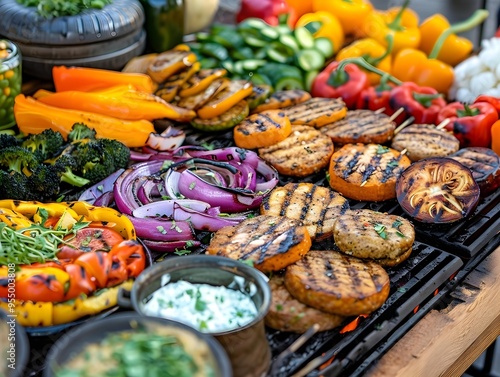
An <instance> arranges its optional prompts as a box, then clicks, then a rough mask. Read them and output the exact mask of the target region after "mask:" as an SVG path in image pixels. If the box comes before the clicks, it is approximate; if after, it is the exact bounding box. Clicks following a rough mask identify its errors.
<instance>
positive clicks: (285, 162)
mask: <svg viewBox="0 0 500 377" xmlns="http://www.w3.org/2000/svg"><path fill="white" fill-rule="evenodd" d="M258 153H259V155H260V157H261V158H262V159H264V160H266V161H267V162H269V163H270V164H271V165H273V166H274V167H275V168H276V170H278V172H279V173H281V174H284V175H290V176H294V177H306V176H308V175H310V174H313V173H317V172H318V171H320V170H321V169H323V168H325V167H326V166H328V161H329V160H330V157H331V155H332V154H333V143H332V141H331V140H330V138H329V137H327V136H324V135H322V134H321V132H319V131H318V130H316V129H314V128H312V127H309V126H302V125H300V126H299V125H297V126H292V133H291V134H290V135H289V136H288V137H287V138H286V139H285V140H282V141H280V142H279V143H276V144H274V145H271V146H270V147H266V148H260V149H259V150H258Z"/></svg>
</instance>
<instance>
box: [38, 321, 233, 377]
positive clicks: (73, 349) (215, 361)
mask: <svg viewBox="0 0 500 377" xmlns="http://www.w3.org/2000/svg"><path fill="white" fill-rule="evenodd" d="M138 325H144V326H146V328H148V331H153V330H154V329H155V328H161V329H165V330H167V331H168V329H172V330H173V331H174V332H175V333H176V334H177V333H179V331H181V333H186V334H190V335H194V336H195V337H196V338H197V340H198V341H199V342H202V343H205V344H206V345H207V346H208V348H209V349H210V354H211V357H209V358H207V360H206V363H207V364H208V365H211V366H212V368H213V370H214V374H215V375H216V376H220V377H231V376H232V374H231V366H230V364H229V360H228V357H227V355H226V353H225V352H224V349H223V348H222V347H221V346H220V344H219V343H218V342H217V341H215V339H213V337H211V336H209V335H207V334H202V333H200V332H199V331H196V330H195V329H193V328H191V327H189V326H186V325H184V324H182V323H179V322H175V321H169V320H167V319H164V318H154V317H145V316H141V315H140V314H138V313H135V312H124V313H119V314H115V315H112V316H110V317H107V318H104V319H100V320H97V321H90V322H87V323H85V324H83V325H81V326H79V327H76V328H74V329H73V330H71V331H70V332H68V333H67V334H65V335H64V336H63V337H61V338H60V339H59V340H58V341H57V342H56V343H55V344H54V346H52V348H51V349H50V351H49V353H48V355H47V361H46V368H45V369H44V371H43V377H54V376H55V373H56V372H57V370H58V369H59V368H60V367H61V366H63V365H64V364H65V363H67V362H68V361H70V360H71V359H72V358H73V357H75V356H76V355H78V354H79V353H80V352H82V351H83V350H84V348H85V347H86V346H88V345H89V344H92V343H98V342H100V341H101V340H103V339H104V338H105V337H106V336H107V335H110V334H111V333H114V332H122V331H134V330H136V329H137V328H138Z"/></svg>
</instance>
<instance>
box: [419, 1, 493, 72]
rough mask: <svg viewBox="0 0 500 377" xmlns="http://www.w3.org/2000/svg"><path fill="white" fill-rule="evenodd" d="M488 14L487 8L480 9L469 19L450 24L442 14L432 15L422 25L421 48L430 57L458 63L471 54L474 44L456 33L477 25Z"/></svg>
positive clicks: (451, 63) (449, 62) (452, 63)
mask: <svg viewBox="0 0 500 377" xmlns="http://www.w3.org/2000/svg"><path fill="white" fill-rule="evenodd" d="M488 14H489V13H488V11H487V10H485V9H479V10H476V11H475V12H474V13H473V15H472V16H471V17H470V18H469V19H467V20H465V21H464V22H460V23H457V24H454V25H450V23H449V22H448V20H447V19H446V17H444V16H443V15H442V14H435V15H433V16H430V17H429V18H427V19H425V20H424V21H423V22H422V24H421V25H420V35H421V38H420V46H419V49H420V50H422V51H423V52H425V53H426V54H427V55H429V57H430V58H436V59H439V60H441V61H442V62H445V63H447V64H450V65H452V66H455V65H457V64H458V63H460V62H461V61H463V60H465V59H466V58H467V57H468V56H469V55H470V54H471V52H472V50H473V48H474V45H473V43H472V42H471V41H470V40H469V39H467V38H464V37H459V36H458V35H456V33H462V32H464V31H467V30H470V29H472V28H474V27H476V26H477V25H479V24H481V23H482V22H483V21H484V20H486V19H487V18H488ZM438 42H439V43H438ZM436 51H437V54H436Z"/></svg>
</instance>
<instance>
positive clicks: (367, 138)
mask: <svg viewBox="0 0 500 377" xmlns="http://www.w3.org/2000/svg"><path fill="white" fill-rule="evenodd" d="M395 129H396V123H394V122H393V121H391V119H390V118H389V117H388V116H387V115H386V114H377V113H375V112H373V111H370V110H351V111H348V112H347V115H346V116H345V118H344V119H342V120H339V121H338V122H334V123H330V124H327V125H325V126H324V127H321V132H323V133H324V134H325V135H328V136H329V137H330V138H331V139H332V141H333V142H334V143H335V144H349V143H352V144H354V143H363V144H370V143H372V144H383V143H386V142H387V141H389V140H391V139H392V137H393V135H394V130H395Z"/></svg>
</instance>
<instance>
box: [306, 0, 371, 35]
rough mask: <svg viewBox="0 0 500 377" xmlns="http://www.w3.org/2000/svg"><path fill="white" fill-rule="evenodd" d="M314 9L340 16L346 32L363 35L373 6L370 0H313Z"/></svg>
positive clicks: (339, 18)
mask: <svg viewBox="0 0 500 377" xmlns="http://www.w3.org/2000/svg"><path fill="white" fill-rule="evenodd" d="M312 7H313V11H314V12H317V11H326V12H330V13H331V14H334V15H335V17H337V18H338V20H339V21H340V24H341V25H342V29H343V30H344V33H345V34H354V35H356V36H362V35H361V32H362V31H363V27H362V26H363V24H364V22H365V20H366V18H367V17H368V15H369V14H371V13H372V12H373V6H372V4H371V3H370V2H369V1H368V0H329V1H325V0H313V1H312Z"/></svg>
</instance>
